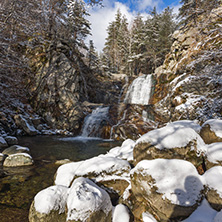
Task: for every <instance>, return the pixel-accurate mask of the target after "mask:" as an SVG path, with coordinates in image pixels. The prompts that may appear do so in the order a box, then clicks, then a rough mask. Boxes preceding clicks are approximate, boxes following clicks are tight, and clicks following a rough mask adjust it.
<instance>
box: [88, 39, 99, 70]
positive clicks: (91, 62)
mask: <svg viewBox="0 0 222 222" xmlns="http://www.w3.org/2000/svg"><path fill="white" fill-rule="evenodd" d="M87 59H88V66H89V68H90V69H92V70H95V71H96V70H98V69H99V58H98V54H97V52H96V50H95V47H94V44H93V41H92V40H90V41H89V50H88V53H87Z"/></svg>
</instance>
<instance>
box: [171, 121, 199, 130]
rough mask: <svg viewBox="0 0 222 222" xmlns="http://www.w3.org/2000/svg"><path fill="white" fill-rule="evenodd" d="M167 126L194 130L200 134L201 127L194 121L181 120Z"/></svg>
mask: <svg viewBox="0 0 222 222" xmlns="http://www.w3.org/2000/svg"><path fill="white" fill-rule="evenodd" d="M167 126H174V127H185V128H188V127H189V128H192V129H193V130H195V131H196V132H197V133H200V130H201V126H200V125H199V124H198V123H197V122H196V121H193V120H179V121H174V122H170V123H168V124H167Z"/></svg>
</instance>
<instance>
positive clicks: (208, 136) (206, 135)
mask: <svg viewBox="0 0 222 222" xmlns="http://www.w3.org/2000/svg"><path fill="white" fill-rule="evenodd" d="M200 136H201V137H202V138H203V140H204V142H205V143H207V144H210V143H215V142H222V120H218V119H210V120H207V121H206V122H205V123H204V124H203V125H202V128H201V131H200Z"/></svg>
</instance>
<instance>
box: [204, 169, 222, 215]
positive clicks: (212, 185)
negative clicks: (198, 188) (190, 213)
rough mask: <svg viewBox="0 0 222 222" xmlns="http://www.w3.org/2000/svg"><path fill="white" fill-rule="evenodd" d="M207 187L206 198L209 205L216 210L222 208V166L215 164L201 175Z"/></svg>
mask: <svg viewBox="0 0 222 222" xmlns="http://www.w3.org/2000/svg"><path fill="white" fill-rule="evenodd" d="M203 177H204V179H205V185H206V187H207V191H206V198H207V201H208V202H209V204H210V205H211V207H212V208H213V209H215V210H217V211H219V210H221V209H222V187H221V184H222V167H221V166H215V167H213V168H211V169H209V170H207V171H206V172H205V174H204V175H203Z"/></svg>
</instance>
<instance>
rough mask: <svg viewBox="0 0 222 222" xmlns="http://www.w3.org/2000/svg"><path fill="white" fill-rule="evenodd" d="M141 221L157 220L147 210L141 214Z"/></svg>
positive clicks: (155, 221)
mask: <svg viewBox="0 0 222 222" xmlns="http://www.w3.org/2000/svg"><path fill="white" fill-rule="evenodd" d="M142 218H143V222H157V220H156V219H155V218H154V217H153V215H151V214H150V213H148V212H144V213H143V214H142Z"/></svg>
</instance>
